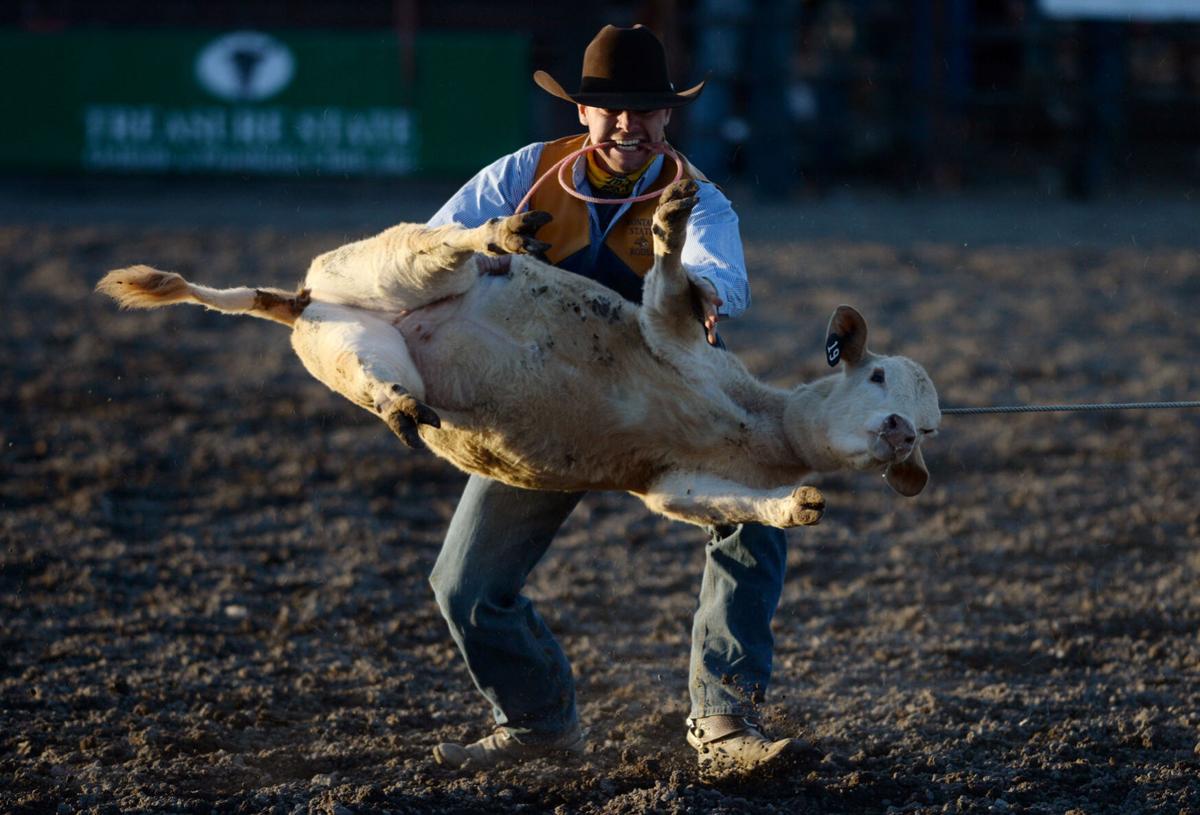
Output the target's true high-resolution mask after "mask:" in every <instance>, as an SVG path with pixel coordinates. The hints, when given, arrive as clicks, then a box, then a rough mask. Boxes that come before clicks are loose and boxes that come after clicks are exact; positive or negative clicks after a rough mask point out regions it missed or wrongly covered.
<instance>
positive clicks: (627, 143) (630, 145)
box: [613, 139, 642, 150]
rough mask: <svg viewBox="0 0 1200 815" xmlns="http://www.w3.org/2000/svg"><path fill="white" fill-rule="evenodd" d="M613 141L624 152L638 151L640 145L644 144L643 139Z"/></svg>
mask: <svg viewBox="0 0 1200 815" xmlns="http://www.w3.org/2000/svg"><path fill="white" fill-rule="evenodd" d="M613 141H614V142H616V143H617V147H619V148H621V149H622V150H636V149H638V145H640V144H641V143H642V140H641V139H613Z"/></svg>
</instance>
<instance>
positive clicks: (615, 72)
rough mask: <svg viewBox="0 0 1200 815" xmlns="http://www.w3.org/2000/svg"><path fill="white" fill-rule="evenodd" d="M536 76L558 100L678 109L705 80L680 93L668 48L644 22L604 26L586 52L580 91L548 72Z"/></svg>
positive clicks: (601, 105)
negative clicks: (566, 87)
mask: <svg viewBox="0 0 1200 815" xmlns="http://www.w3.org/2000/svg"><path fill="white" fill-rule="evenodd" d="M533 81H534V82H536V83H537V84H538V87H540V88H541V89H542V90H544V91H546V92H547V93H550V94H553V95H554V96H557V97H558V98H559V99H565V100H567V101H568V102H574V103H576V104H579V105H587V106H589V107H596V108H608V109H609V110H658V109H659V108H675V107H679V106H680V105H686V104H687V103H688V102H691V101H692V100H694V99H695V98H696V97H698V96H699V95H700V91H702V90H703V89H704V82H701V83H700V84H699V85H696V86H695V87H692V88H688V89H687V90H686V91H680V92H678V93H676V91H675V86H674V85H672V84H671V78H670V76H669V75H668V74H667V52H666V50H665V49H664V48H663V44H662V43H661V42H660V41H659V39H658V37H656V36H654V32H653V31H651V30H650V29H648V28H646V27H645V26H644V25H635V26H634V27H633V28H617V27H616V26H615V25H606V26H604V28H602V29H600V33H599V34H597V35H596V37H595V39H593V40H592V41H591V42H590V43H588V47H587V50H586V51H584V52H583V76H582V78H581V79H580V80H579V90H578V91H577V92H575V93H567V91H565V90H564V89H563V86H562V85H560V84H559V83H558V82H556V81H555V80H554V77H552V76H550V74H548V73H546V72H545V71H536V72H535V73H534V75H533Z"/></svg>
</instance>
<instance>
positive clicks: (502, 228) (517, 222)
mask: <svg viewBox="0 0 1200 815" xmlns="http://www.w3.org/2000/svg"><path fill="white" fill-rule="evenodd" d="M553 218H554V216H553V215H551V214H550V213H549V212H542V211H541V210H538V209H531V210H527V211H526V212H522V213H520V214H519V215H510V216H509V217H507V218H500V219H497V222H496V235H495V238H494V240H493V241H492V242H490V243H489V244H488V247H487V248H488V251H489V252H491V253H493V254H496V255H504V254H513V255H540V254H542V253H543V252H545V251H546V250H547V249H549V248H550V244H548V243H546V242H545V241H539V240H538V239H537V238H535V237H534V233H536V232H537V231H538V230H539V229H541V228H542V227H543V226H545V225H546V224H548V223H550V221H551V220H553Z"/></svg>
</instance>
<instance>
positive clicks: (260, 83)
mask: <svg viewBox="0 0 1200 815" xmlns="http://www.w3.org/2000/svg"><path fill="white" fill-rule="evenodd" d="M295 70H296V60H295V59H294V58H293V57H292V52H291V51H290V50H288V47H287V46H286V45H284V44H283V43H281V42H280V41H279V40H277V39H275V38H274V37H272V36H270V35H268V34H263V33H261V32H258V31H234V32H232V33H230V34H225V35H224V36H221V37H218V38H217V39H215V40H213V41H212V42H211V43H209V44H208V45H207V46H205V48H204V50H202V51H201V52H200V55H199V56H198V57H197V58H196V78H197V79H198V80H199V81H200V84H201V85H202V86H204V88H206V89H207V90H208V91H209V92H210V93H212V94H213V95H214V96H216V97H218V98H220V99H224V100H225V101H227V102H261V101H263V100H264V99H269V98H271V97H272V96H274V95H275V94H277V93H279V92H280V91H282V90H283V89H284V88H286V87H287V85H288V83H289V82H291V81H292V75H293V74H294V73H295Z"/></svg>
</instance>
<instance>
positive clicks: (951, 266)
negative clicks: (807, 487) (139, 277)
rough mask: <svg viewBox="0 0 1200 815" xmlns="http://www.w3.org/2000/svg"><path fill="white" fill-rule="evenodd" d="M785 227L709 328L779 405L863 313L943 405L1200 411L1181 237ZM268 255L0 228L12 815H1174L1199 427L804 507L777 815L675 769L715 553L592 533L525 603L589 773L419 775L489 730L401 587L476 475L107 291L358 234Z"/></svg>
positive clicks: (167, 236)
mask: <svg viewBox="0 0 1200 815" xmlns="http://www.w3.org/2000/svg"><path fill="white" fill-rule="evenodd" d="M890 206H892V207H893V208H894V212H895V214H896V217H897V218H902V217H906V216H905V213H906V212H907V211H908V209H909V207H908V205H907V204H906V203H905V202H903V201H900V202H895V203H893V204H891V205H890ZM1015 209H1018V210H1019V209H1020V207H1019V206H1017V207H1015ZM885 210H886V207H885ZM885 214H886V213H885ZM1018 214H1019V213H1018ZM1193 214H1194V211H1193ZM786 215H787V213H786V212H782V214H781V211H776V212H775V217H777V218H778V219H779V220H780V224H781V226H780V228H779V229H770V230H764V229H761V228H760V229H759V230H758V231H753V230H751V229H750V228H749V226H750V224H749V219H747V221H748V233H749V234H750V238H751V239H750V242H749V246H748V259H749V263H750V268H751V270H752V276H753V281H754V290H755V296H756V302H755V305H754V307H753V310H752V312H751V314H752V316H753V319H747V320H744V321H742V322H740V323H737V324H732V325H729V326H728V327H726V328H725V329H724V332H725V336H726V340H727V342H728V344H729V345H730V346H731V347H732V348H733V349H735V350H736V351H737V352H739V353H740V355H741V356H742V357H743V359H745V360H746V362H747V363H748V365H749V366H750V368H751V369H752V370H754V371H755V372H756V373H759V374H761V375H763V376H764V377H766V378H768V379H770V380H771V381H774V382H776V383H778V384H789V383H794V382H797V381H800V380H805V379H811V378H814V377H817V376H820V375H822V374H823V373H824V370H823V368H822V366H823V365H824V362H823V357H822V348H821V345H822V339H823V336H824V327H825V322H826V320H827V319H828V315H829V313H830V312H831V310H832V309H833V307H834V306H835V305H837V304H838V303H840V302H848V303H851V304H854V305H855V306H857V307H858V308H859V309H860V310H861V311H862V312H863V313H864V314H865V315H866V317H867V319H868V321H869V324H870V337H871V344H872V345H873V346H874V347H876V348H877V349H880V350H886V351H888V352H891V353H903V354H906V355H909V356H912V357H914V358H916V359H917V360H919V361H921V362H923V363H924V364H925V365H926V367H927V368H928V369H929V370H930V372H931V374H932V375H933V377H934V380H935V381H936V382H937V383H938V385H939V387H940V391H941V395H942V402H943V404H944V405H949V404H955V405H962V404H990V403H1013V402H1031V401H1036V402H1060V401H1061V402H1079V401H1088V402H1090V401H1133V400H1147V399H1155V400H1157V399H1189V398H1190V399H1196V398H1200V368H1197V365H1196V358H1197V354H1198V353H1200V321H1198V320H1197V319H1196V316H1197V314H1200V253H1198V252H1197V241H1196V237H1195V221H1194V218H1192V219H1191V220H1190V221H1189V220H1186V219H1185V220H1183V221H1181V222H1180V223H1179V224H1178V225H1177V227H1178V229H1177V231H1176V235H1177V237H1178V240H1177V241H1176V242H1175V243H1173V244H1170V243H1163V244H1157V243H1152V244H1144V243H1139V242H1138V241H1136V240H1126V239H1124V238H1123V237H1122V236H1121V235H1119V234H1118V235H1116V236H1115V237H1113V238H1112V239H1111V240H1107V241H1101V242H1100V243H1098V244H1087V245H1082V244H1081V245H1074V244H1073V242H1071V241H1069V240H1062V241H1060V242H1058V243H1055V242H1054V241H1053V239H1052V238H1053V235H1054V224H1053V222H1050V223H1049V224H1047V223H1044V222H1042V221H1041V220H1039V223H1040V224H1041V227H1042V232H1041V236H1042V237H1043V238H1045V237H1046V236H1047V235H1049V236H1050V238H1051V240H1038V241H1029V242H1026V241H1023V240H1021V238H1020V236H1019V235H1014V237H1013V239H1012V240H999V241H993V242H991V243H988V244H985V245H976V243H975V242H974V241H973V240H972V241H968V242H967V244H968V245H963V241H962V240H957V239H954V238H953V228H951V229H949V230H948V232H945V231H944V234H943V235H942V236H941V237H940V238H939V239H937V240H923V239H914V238H912V237H905V236H904V235H891V236H885V237H886V239H884V240H874V241H872V240H869V239H865V238H864V239H860V240H854V241H845V240H841V239H835V238H822V237H820V236H813V235H811V234H808V235H807V236H806V237H805V238H804V239H803V240H797V239H795V238H794V237H789V236H790V235H792V232H790V231H789V230H788V228H787V220H788V219H787V217H785V216H786ZM1137 215H1138V213H1137V208H1136V207H1131V209H1130V218H1135V219H1136V217H1137ZM765 217H766V216H764V218H765ZM804 217H805V212H804V210H803V209H802V208H798V209H796V210H795V211H794V218H795V222H796V223H798V224H799V223H802V222H803V221H804ZM996 217H997V218H1001V217H1003V213H1002V212H1001V213H999V214H998V215H997V216H996ZM1014 217H1016V216H1014ZM1047 217H1052V216H1047ZM276 220H277V221H278V224H276V225H275V226H272V225H270V224H261V223H260V224H258V225H256V226H254V227H253V228H223V227H219V226H205V227H203V228H190V227H188V226H186V225H184V224H182V223H179V224H175V225H169V226H161V225H155V224H139V225H137V226H130V225H128V224H127V225H124V226H122V225H120V224H113V223H103V224H102V223H101V221H103V219H98V220H97V221H96V222H95V223H94V224H91V225H89V222H88V221H86V220H85V219H84V218H83V217H82V216H81V215H80V214H79V213H75V214H73V215H72V216H71V217H70V218H69V219H65V220H60V221H59V222H54V223H46V224H40V225H39V224H38V223H33V222H30V219H25V220H22V219H20V218H10V223H9V224H8V225H7V226H2V227H0V258H2V278H3V279H2V282H3V288H2V290H0V309H2V314H0V318H2V323H3V331H2V332H0V343H2V354H3V363H2V367H0V402H2V404H3V411H2V419H0V535H2V536H3V539H4V546H3V553H2V555H0V603H2V613H0V653H2V654H3V658H2V660H0V700H2V712H0V811H4V812H28V813H46V812H50V813H70V812H101V813H115V812H205V813H207V812H211V811H217V812H239V813H241V812H245V813H251V812H271V813H304V812H321V813H337V814H338V815H342V814H343V813H357V812H474V811H481V812H482V811H506V812H557V813H576V812H578V813H620V814H621V815H631V813H646V812H667V813H682V812H695V813H716V812H724V813H743V812H789V813H888V812H905V813H908V812H912V813H943V812H951V813H985V812H987V813H1006V812H1014V813H1018V812H1021V813H1023V812H1028V813H1057V814H1060V815H1061V814H1062V813H1072V815H1081V814H1082V813H1086V815H1097V814H1098V813H1170V814H1171V815H1176V813H1195V812H1200V780H1198V779H1200V591H1198V587H1200V509H1198V503H1197V489H1198V486H1200V476H1198V474H1197V463H1196V462H1197V454H1198V453H1200V411H1178V410H1177V411H1163V412H1141V413H1106V414H1087V415H1037V416H1017V417H998V418H992V417H983V418H972V417H946V418H945V419H944V420H943V424H942V433H941V436H940V437H939V438H937V439H935V440H934V441H933V442H932V443H931V444H930V445H929V446H928V447H927V452H926V460H927V461H928V463H929V465H930V469H931V471H932V481H931V484H930V487H929V489H928V490H927V491H926V492H925V493H924V494H923V495H921V496H920V497H918V498H916V499H912V500H905V499H902V498H900V497H898V496H896V495H894V494H892V493H890V492H889V491H888V490H887V489H886V487H885V486H884V484H883V482H882V480H881V479H879V478H878V477H874V476H867V475H854V476H850V475H842V476H825V477H819V478H814V479H813V483H815V484H817V485H819V486H820V487H821V488H822V489H823V490H824V491H825V493H826V496H827V499H828V502H829V509H828V512H827V515H826V517H825V520H824V521H823V523H822V524H821V525H820V526H818V527H815V528H811V529H804V530H796V531H793V532H791V533H789V540H790V555H789V577H788V582H787V586H786V589H785V593H784V597H783V601H782V603H781V605H780V607H779V611H778V615H777V617H776V624H775V634H776V638H777V647H776V671H775V674H776V680H775V683H774V686H773V688H772V691H771V693H770V694H769V699H768V705H767V707H766V715H767V718H768V720H769V723H770V726H771V728H772V729H773V730H774V731H775V732H780V733H783V732H794V733H798V734H803V735H805V736H806V737H807V738H809V739H811V740H812V741H813V742H814V743H816V744H817V745H819V746H820V747H821V748H822V749H823V750H824V751H825V752H826V753H827V754H828V758H827V759H825V760H824V761H823V762H821V763H819V764H817V765H815V766H812V767H810V768H808V769H807V770H805V771H803V772H800V773H797V774H795V775H794V776H791V777H787V778H781V779H777V780H775V781H772V782H770V783H765V782H764V783H757V784H753V785H749V784H748V785H743V786H725V787H718V788H714V787H710V786H706V785H705V784H702V783H700V781H699V780H698V778H697V777H696V774H695V767H694V764H693V760H694V759H693V756H692V755H691V754H690V751H689V750H688V749H687V747H686V745H685V744H684V741H683V735H684V729H683V718H684V716H685V714H686V710H687V688H686V665H687V646H688V639H689V627H690V616H691V613H692V611H693V609H694V604H695V596H696V592H697V589H698V584H699V576H700V569H701V566H702V562H703V558H702V554H703V553H702V548H701V542H702V536H701V534H699V532H698V530H695V529H693V528H689V527H686V526H682V525H678V524H672V523H669V522H667V521H665V520H662V519H659V518H657V517H652V516H650V515H648V514H647V513H646V512H645V510H644V509H643V508H642V506H641V505H640V504H639V503H638V502H636V501H634V500H633V499H630V498H628V497H626V496H622V495H609V494H603V495H593V496H590V497H589V498H588V499H586V500H585V501H584V503H583V504H582V505H581V506H580V508H579V509H578V510H577V511H576V513H575V514H574V515H573V516H572V518H571V519H570V520H569V522H568V524H567V526H566V527H565V528H564V530H563V532H562V534H561V535H560V538H559V540H558V541H557V543H556V545H555V546H554V547H552V549H551V551H550V553H549V554H548V555H547V557H546V559H545V561H544V562H543V563H542V564H541V565H540V566H539V568H538V569H537V570H536V572H535V573H534V575H533V578H532V580H531V582H530V585H529V592H530V594H531V595H533V596H534V597H535V599H536V601H537V603H538V607H539V608H540V610H541V611H542V613H543V614H544V615H545V616H546V617H547V619H548V621H549V623H550V625H551V627H552V628H553V629H554V630H555V631H556V632H557V633H558V635H559V636H560V637H561V639H562V641H563V643H564V645H565V648H566V650H567V652H568V653H569V655H570V656H571V658H572V660H573V662H574V666H575V670H576V674H577V677H578V684H579V701H580V711H581V714H582V717H583V720H584V723H585V725H586V726H588V727H589V728H590V731H591V738H590V747H589V750H588V752H587V755H586V758H585V759H584V760H583V761H582V762H581V763H579V764H577V765H574V766H569V767H566V768H559V767H553V766H549V765H542V764H535V765H533V766H528V767H522V768H519V769H513V770H508V771H503V772H494V773H490V774H467V775H457V774H455V773H453V772H449V771H447V770H445V769H443V768H441V767H439V766H437V765H436V764H434V762H433V761H432V759H431V756H430V747H431V745H432V744H434V743H436V742H438V741H442V740H448V739H454V740H461V739H473V738H477V737H479V736H481V735H484V734H485V733H486V732H488V730H489V727H490V724H489V718H490V717H489V714H488V711H487V710H486V709H485V706H484V705H483V704H481V701H480V698H479V697H478V696H477V694H476V692H475V691H474V689H473V688H472V686H471V684H470V680H469V678H468V676H467V674H466V672H465V670H464V668H463V667H462V665H461V663H460V661H459V658H458V656H457V653H456V651H455V649H454V646H453V644H452V643H451V641H450V638H449V637H448V635H447V633H446V630H445V627H444V624H443V622H442V621H441V619H440V617H439V615H438V613H437V609H436V607H435V605H434V602H433V598H432V595H431V592H430V589H429V587H428V584H427V582H426V577H427V575H428V573H429V570H430V567H431V565H432V563H433V560H434V558H435V556H436V554H437V550H438V545H439V541H440V539H441V536H442V534H443V532H444V530H445V527H446V523H447V521H448V519H449V517H450V515H451V513H452V511H453V508H454V505H455V501H456V498H457V495H458V493H459V491H460V489H461V487H462V484H463V481H464V477H463V476H462V475H461V474H459V473H458V472H456V471H454V470H453V469H451V468H450V467H449V466H448V465H446V464H444V463H442V462H440V461H438V460H436V459H434V458H432V457H431V456H429V455H428V454H413V453H410V452H408V451H407V450H405V449H404V448H402V447H401V445H400V444H399V442H398V441H397V440H396V439H395V438H394V437H392V436H391V435H390V434H389V433H388V431H387V429H386V428H385V427H384V425H383V424H382V423H380V422H377V421H375V420H373V419H372V418H371V417H370V416H368V415H367V414H366V413H365V412H363V411H361V410H360V409H358V408H355V407H354V406H352V405H350V404H349V403H347V402H345V401H343V400H341V399H340V398H339V397H336V396H335V395H333V394H332V393H329V392H327V391H326V390H325V389H324V388H323V387H322V386H321V385H319V384H318V383H316V382H315V381H313V380H311V379H310V378H309V377H308V375H307V374H306V373H305V372H304V370H303V369H302V367H301V365H300V363H299V362H298V360H296V359H295V358H294V356H293V355H292V352H291V350H290V348H289V346H288V342H287V334H286V331H285V330H284V329H282V328H281V327H279V326H276V325H273V324H269V323H265V322H258V321H254V320H249V319H234V318H229V317H223V316H220V315H217V314H211V313H206V312H203V311H201V310H199V309H195V308H177V309H169V310H163V311H158V312H153V313H120V312H118V311H117V309H116V308H115V307H114V306H113V304H112V303H111V302H108V301H106V300H103V299H101V298H100V297H98V296H96V295H93V294H92V293H91V286H92V285H93V284H94V282H95V280H96V279H97V278H98V277H99V275H100V274H101V273H102V272H103V271H105V270H107V269H109V268H112V267H114V266H120V265H127V264H130V263H134V262H146V263H153V264H154V265H157V266H160V267H162V268H168V269H175V270H178V271H181V272H184V273H185V274H187V275H189V276H190V277H191V278H193V279H195V280H199V281H203V282H206V283H209V284H214V285H233V284H243V283H253V284H260V285H276V286H289V285H291V284H292V283H294V282H295V281H296V280H298V279H299V277H300V275H301V274H302V271H303V269H304V268H305V266H306V265H307V262H308V260H309V259H310V258H311V257H312V256H313V255H315V254H317V253H318V252H321V251H324V250H326V249H329V248H331V247H332V246H334V245H337V244H339V243H341V242H343V241H344V240H346V239H347V238H348V237H354V235H352V234H346V232H344V231H342V230H338V229H332V228H331V229H329V230H327V231H322V230H320V229H315V228H311V227H310V228H307V229H306V231H300V232H296V231H289V230H288V229H287V228H286V224H287V217H286V211H284V212H283V214H282V215H281V216H280V217H279V218H277V219H276ZM764 222H765V221H764ZM1118 226H1119V225H1118ZM1156 228H1157V229H1158V230H1159V233H1160V234H1161V232H1162V231H1163V227H1162V225H1161V224H1160V225H1157V227H1156ZM1189 230H1190V231H1189ZM797 231H801V232H802V231H803V230H797ZM811 231H812V230H809V233H811ZM1003 234H1012V232H1011V231H1010V232H1008V233H1003Z"/></svg>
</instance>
